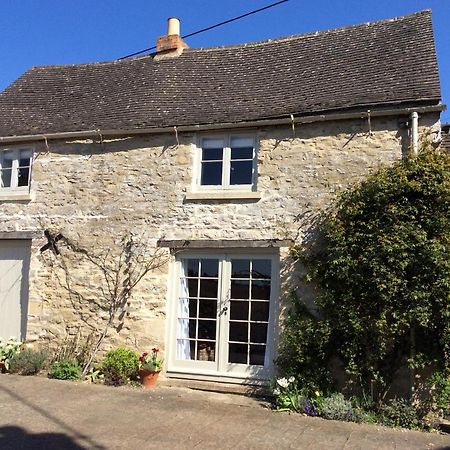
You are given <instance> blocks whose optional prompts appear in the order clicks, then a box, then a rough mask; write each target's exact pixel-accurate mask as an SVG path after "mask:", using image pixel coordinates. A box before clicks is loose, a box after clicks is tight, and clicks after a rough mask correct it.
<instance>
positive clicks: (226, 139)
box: [192, 132, 259, 192]
mask: <svg viewBox="0 0 450 450" xmlns="http://www.w3.org/2000/svg"><path fill="white" fill-rule="evenodd" d="M232 138H248V139H252V140H253V158H252V159H253V164H252V182H251V184H236V185H231V184H230V177H231V146H230V144H231V139H232ZM205 139H218V140H219V139H220V140H222V141H223V143H224V144H223V145H224V146H223V159H222V161H223V162H222V184H220V185H202V184H201V176H202V152H203V141H204V140H205ZM196 141H197V142H196V145H195V157H194V177H193V186H192V191H193V192H205V191H206V192H207V191H210V192H211V191H213V192H217V191H242V192H252V191H253V192H256V190H257V178H258V153H259V139H258V135H257V133H255V132H253V133H252V132H245V133H244V132H237V133H232V132H230V133H220V134H216V133H215V134H204V135H203V134H202V135H199V136H197V140H196Z"/></svg>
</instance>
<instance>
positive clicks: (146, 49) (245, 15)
mask: <svg viewBox="0 0 450 450" xmlns="http://www.w3.org/2000/svg"><path fill="white" fill-rule="evenodd" d="M288 1H289V0H280V1H279V2H275V3H272V4H270V5H267V6H264V7H263V8H259V9H255V10H253V11H250V12H248V13H245V14H241V15H240V16H237V17H233V18H232V19H228V20H224V21H223V22H220V23H216V24H215V25H211V26H210V27H206V28H202V29H201V30H198V31H194V32H193V33H189V34H185V35H184V36H181V39H186V38H188V37H191V36H195V35H196V34H200V33H204V32H205V31H209V30H212V29H213V28H217V27H221V26H222V25H226V24H228V23H231V22H234V21H236V20H239V19H242V18H244V17H247V16H251V15H252V14H256V13H259V12H261V11H265V10H266V9H269V8H273V7H274V6H278V5H281V3H286V2H288ZM155 49H156V45H154V46H153V47H149V48H145V49H144V50H139V51H138V52H134V53H130V54H129V55H126V56H122V57H121V58H118V61H120V60H122V59H127V58H131V57H132V56H136V55H140V54H141V53H145V52H149V51H150V50H155Z"/></svg>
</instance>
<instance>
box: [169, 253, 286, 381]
mask: <svg viewBox="0 0 450 450" xmlns="http://www.w3.org/2000/svg"><path fill="white" fill-rule="evenodd" d="M185 258H194V259H196V258H213V259H219V302H220V301H221V299H222V300H223V299H228V289H229V286H228V284H227V283H228V282H229V281H230V275H231V274H230V272H229V268H230V260H231V259H270V260H271V261H272V270H271V282H272V286H271V295H270V305H269V325H268V330H267V333H268V334H267V342H266V352H267V356H266V359H267V361H268V364H267V365H264V366H252V365H244V364H233V363H226V362H224V360H223V355H228V353H227V350H226V349H225V347H226V346H227V343H228V328H226V329H224V328H220V325H219V321H220V320H222V323H223V322H226V323H229V322H227V321H229V319H225V320H223V319H219V318H218V319H217V320H218V322H217V324H218V327H219V328H218V334H217V342H216V350H217V351H219V352H220V353H219V355H220V354H221V355H222V356H218V358H222V359H217V360H216V361H214V362H209V361H200V360H177V358H176V354H177V348H176V347H177V345H176V341H177V320H178V302H179V293H180V291H179V289H180V275H181V264H182V262H181V260H182V259H185ZM279 290H280V254H279V251H274V250H269V249H211V250H198V251H194V250H192V251H190V250H186V251H182V252H180V253H178V254H177V256H176V258H175V259H174V260H173V262H172V264H171V268H170V279H169V298H170V301H169V302H168V310H167V313H168V317H169V326H168V329H167V335H166V342H167V347H166V362H167V371H166V375H167V376H169V377H171V376H174V377H181V378H191V379H199V380H202V379H204V380H211V381H215V380H216V381H227V382H230V383H243V382H244V383H252V382H253V381H258V380H260V381H266V380H269V379H270V378H271V377H273V376H274V374H275V367H274V363H273V360H274V359H275V358H276V350H277V341H278V329H277V326H278V314H279V305H278V297H279ZM228 309H229V305H228Z"/></svg>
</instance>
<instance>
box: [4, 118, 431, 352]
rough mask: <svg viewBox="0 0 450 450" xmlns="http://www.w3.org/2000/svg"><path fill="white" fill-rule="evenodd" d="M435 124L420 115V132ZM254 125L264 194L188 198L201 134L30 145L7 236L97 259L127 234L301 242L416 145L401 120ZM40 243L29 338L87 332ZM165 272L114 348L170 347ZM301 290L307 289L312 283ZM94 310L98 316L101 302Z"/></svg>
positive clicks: (133, 303) (133, 310)
mask: <svg viewBox="0 0 450 450" xmlns="http://www.w3.org/2000/svg"><path fill="white" fill-rule="evenodd" d="M438 119H439V117H438V115H437V114H429V115H424V116H423V117H422V118H421V126H422V130H426V129H427V128H428V127H431V126H433V125H435V124H436V123H437V121H438ZM254 131H255V133H256V134H257V136H258V140H259V152H258V182H257V190H258V192H260V194H261V199H260V200H254V199H253V200H211V201H186V200H185V195H186V193H187V192H188V191H190V190H191V188H192V176H193V160H194V152H195V143H196V140H197V138H198V136H197V135H196V134H195V133H184V134H181V133H179V136H178V139H179V143H177V140H176V137H175V135H174V134H160V135H145V136H136V137H128V138H120V139H113V140H104V141H103V142H102V143H100V142H97V141H92V140H83V141H70V142H64V141H51V142H50V143H49V148H46V146H45V145H44V144H43V143H42V142H37V143H34V144H33V148H34V150H35V161H34V166H33V180H32V196H33V200H32V201H30V202H2V203H0V231H12V230H21V231H25V230H37V231H39V230H40V231H42V230H44V229H51V230H53V231H57V232H61V233H62V234H63V235H64V236H66V237H69V238H70V239H72V240H74V241H76V242H78V243H79V244H80V245H82V246H84V247H87V248H90V249H91V250H92V251H93V252H96V253H97V254H100V253H102V252H104V251H106V250H107V249H114V248H117V245H118V242H119V241H120V238H121V237H123V236H124V235H125V234H126V233H129V232H133V233H134V234H135V235H137V236H140V238H141V239H142V240H143V241H145V242H148V243H149V244H148V247H149V251H150V252H151V251H153V250H154V248H155V246H156V241H157V240H158V239H206V240H207V239H212V240H216V239H246V240H249V239H250V240H252V239H274V238H277V239H285V238H292V239H294V240H296V241H297V242H299V243H301V242H302V241H303V240H304V239H305V238H306V237H307V235H308V232H309V231H310V225H311V220H312V218H313V217H314V215H315V214H317V213H318V212H319V211H321V210H323V209H324V208H326V207H327V205H329V203H330V201H331V200H332V198H333V196H334V195H335V194H336V192H338V191H340V190H341V189H344V188H345V187H347V186H349V185H350V184H352V183H354V182H356V181H358V180H360V179H361V178H363V177H364V176H365V175H366V174H367V173H369V172H370V171H371V170H374V169H376V168H377V167H379V166H381V165H385V164H390V163H392V162H393V161H394V160H397V159H399V158H401V157H402V155H405V153H406V150H407V147H408V145H409V138H408V135H407V130H404V129H400V128H399V123H398V118H386V119H373V120H372V124H371V133H369V131H368V124H367V121H366V120H362V119H361V120H349V121H340V122H322V123H312V124H304V125H297V126H296V128H295V130H294V131H295V132H293V130H292V129H291V127H267V128H262V129H258V130H254ZM208 134H211V133H208ZM21 147H24V146H23V145H22V146H21ZM45 243H46V240H45V238H44V237H42V239H39V238H37V239H34V240H33V246H32V249H33V250H32V258H31V269H30V289H29V316H28V332H27V338H28V339H29V340H42V339H47V340H60V339H61V338H62V337H64V335H65V334H66V332H67V331H69V332H71V333H74V332H75V330H77V329H78V328H80V327H81V328H83V327H85V323H84V322H83V318H82V317H81V315H80V311H79V308H78V310H77V308H74V304H73V298H72V299H71V298H70V296H69V295H68V292H67V290H66V289H64V286H62V283H61V272H60V271H58V270H59V269H57V266H58V261H57V258H58V257H56V256H55V255H53V254H52V253H51V252H48V251H47V252H44V253H42V254H41V253H40V251H39V248H40V247H41V246H42V245H44V244H45ZM281 254H282V266H281V267H282V269H281V287H282V292H283V291H284V290H285V289H286V288H287V287H288V285H289V284H290V282H291V280H292V277H296V276H298V274H299V271H301V268H294V267H293V266H292V264H291V262H290V260H289V257H288V249H282V251H281ZM73 264H74V266H73V267H69V268H70V270H71V271H72V273H73V274H74V275H75V274H76V275H77V276H78V277H79V280H82V283H81V285H83V283H84V284H85V289H86V291H90V292H92V291H93V292H95V289H96V280H95V276H94V275H93V273H92V271H91V270H90V269H89V267H88V266H85V267H83V266H80V265H77V264H76V263H75V262H74V263H73ZM69 265H70V258H69ZM168 276H169V263H167V264H165V265H164V266H163V267H161V268H159V269H157V270H155V271H154V272H152V273H150V274H148V276H147V277H146V278H145V279H144V280H143V281H142V283H141V284H140V285H139V286H138V288H137V290H136V291H135V293H134V295H133V297H132V298H131V299H130V301H129V306H128V309H127V313H126V315H125V317H124V322H123V327H122V328H121V329H120V331H119V332H116V331H114V332H112V334H111V337H110V340H109V343H110V345H118V344H125V345H128V346H132V347H136V348H139V349H143V348H145V347H148V346H149V345H159V346H160V347H162V348H164V341H165V327H166V320H165V316H166V306H167V301H168V299H167V286H168ZM97 281H98V280H97ZM81 289H82V288H81ZM304 294H305V295H306V296H307V297H308V295H309V296H310V293H308V292H307V289H306V288H305V292H304ZM310 297H311V296H310ZM311 298H312V297H311ZM81 309H83V310H86V307H83V308H81ZM88 309H89V308H88ZM87 315H88V316H89V320H91V321H95V320H98V322H99V323H101V315H100V316H99V317H97V312H96V310H95V308H91V310H90V311H89V312H88V313H87Z"/></svg>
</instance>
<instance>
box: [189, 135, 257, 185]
mask: <svg viewBox="0 0 450 450" xmlns="http://www.w3.org/2000/svg"><path fill="white" fill-rule="evenodd" d="M199 151H200V155H201V156H200V167H199V170H198V171H199V181H198V184H199V186H200V187H201V188H204V189H243V190H249V189H250V190H251V189H252V188H253V187H254V186H255V183H256V164H255V161H256V145H255V138H254V137H253V136H242V135H228V136H223V137H204V138H201V140H200V149H199Z"/></svg>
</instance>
